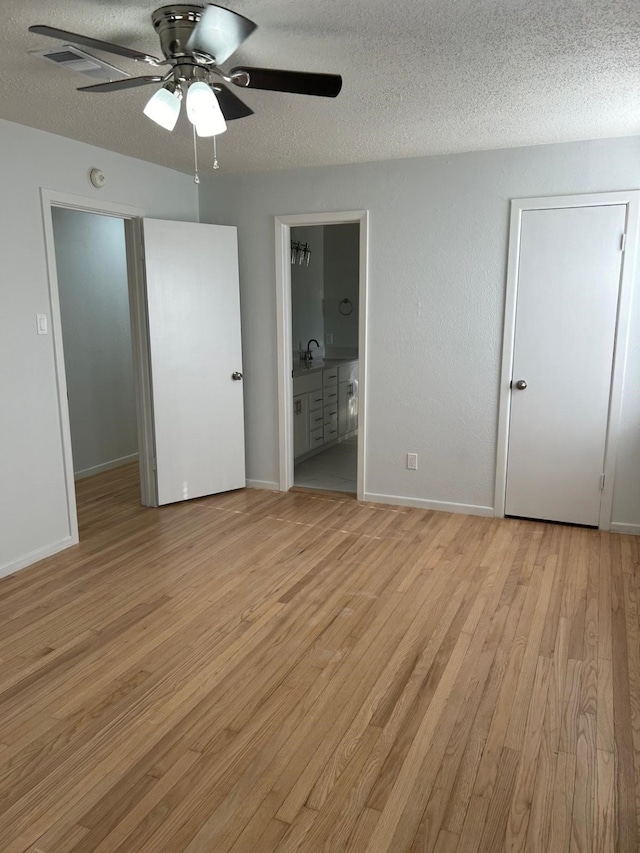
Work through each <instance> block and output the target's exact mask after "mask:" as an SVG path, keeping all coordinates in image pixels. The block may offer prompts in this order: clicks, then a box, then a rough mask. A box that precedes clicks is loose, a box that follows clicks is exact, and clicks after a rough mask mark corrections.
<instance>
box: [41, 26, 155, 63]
mask: <svg viewBox="0 0 640 853" xmlns="http://www.w3.org/2000/svg"><path fill="white" fill-rule="evenodd" d="M29 32H30V33H37V34H38V35H40V36H49V38H52V39H59V40H60V41H70V42H72V43H73V44H82V45H84V46H85V47H92V48H94V49H95V50H104V51H106V52H107V53H114V54H116V56H126V57H127V59H137V60H138V61H139V62H149V63H150V64H151V65H160V64H161V63H162V61H161V60H160V59H158V58H157V57H155V56H150V55H149V54H148V53H140V51H139V50H133V49H132V48H130V47H123V46H122V45H120V44H111V42H109V41H101V40H100V39H94V38H91V37H90V36H83V35H80V34H79V33H70V32H68V31H67V30H59V29H57V28H56V27H48V26H47V25H46V24H36V25H35V26H33V27H29Z"/></svg>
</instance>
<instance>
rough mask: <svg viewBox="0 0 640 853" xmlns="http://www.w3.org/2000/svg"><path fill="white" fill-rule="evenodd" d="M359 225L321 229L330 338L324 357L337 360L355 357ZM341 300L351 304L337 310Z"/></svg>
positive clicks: (325, 318)
mask: <svg viewBox="0 0 640 853" xmlns="http://www.w3.org/2000/svg"><path fill="white" fill-rule="evenodd" d="M359 267H360V225H359V224H358V223H347V224H345V225H325V226H324V329H325V334H327V333H331V334H332V335H333V344H332V345H331V346H330V351H329V352H328V353H327V355H330V356H335V357H336V358H341V357H343V356H344V357H346V358H350V357H351V356H357V355H358V329H359V325H358V324H359V319H358V318H359V311H358V303H359V288H360V278H359V275H360V269H359ZM343 299H349V301H350V302H351V313H350V314H345V313H342V312H343V311H346V310H348V306H344V305H343V306H342V309H341V307H340V303H341V302H342V300H343Z"/></svg>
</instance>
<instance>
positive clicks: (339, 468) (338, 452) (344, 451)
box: [293, 436, 358, 494]
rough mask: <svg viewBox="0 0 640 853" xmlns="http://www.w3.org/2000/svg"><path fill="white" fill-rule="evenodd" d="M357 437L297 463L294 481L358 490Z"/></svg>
mask: <svg viewBox="0 0 640 853" xmlns="http://www.w3.org/2000/svg"><path fill="white" fill-rule="evenodd" d="M357 470H358V438H357V436H353V437H351V438H348V439H346V441H342V442H340V444H334V445H333V447H328V448H327V449H326V450H324V451H323V452H322V453H318V454H317V455H316V456H312V457H311V459H305V461H304V462H301V463H299V464H297V465H296V466H295V470H294V477H293V481H294V484H295V485H296V486H304V487H305V488H307V489H327V490H328V491H335V492H353V493H354V494H355V492H356V491H357V480H358V475H357Z"/></svg>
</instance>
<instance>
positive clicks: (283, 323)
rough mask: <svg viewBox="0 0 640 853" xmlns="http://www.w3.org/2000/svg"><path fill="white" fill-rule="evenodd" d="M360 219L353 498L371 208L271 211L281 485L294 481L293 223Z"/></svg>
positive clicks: (363, 393)
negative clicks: (279, 213)
mask: <svg viewBox="0 0 640 853" xmlns="http://www.w3.org/2000/svg"><path fill="white" fill-rule="evenodd" d="M346 223H354V224H355V223H357V224H359V225H360V258H359V279H360V281H359V288H358V311H359V314H358V372H359V379H358V397H359V399H358V463H357V464H358V481H357V498H358V500H359V501H361V500H364V494H365V483H366V476H365V475H366V471H365V461H366V452H365V449H366V441H367V293H368V288H369V211H368V210H350V211H341V212H334V213H303V214H295V215H290V216H276V217H275V239H276V326H277V329H276V334H277V349H278V448H279V488H280V491H283V492H286V491H288V490H289V489H290V488H291V487H292V486H293V480H294V457H293V411H292V407H291V399H292V397H293V377H292V371H293V344H292V337H291V245H290V244H291V228H297V227H300V226H305V225H344V224H346Z"/></svg>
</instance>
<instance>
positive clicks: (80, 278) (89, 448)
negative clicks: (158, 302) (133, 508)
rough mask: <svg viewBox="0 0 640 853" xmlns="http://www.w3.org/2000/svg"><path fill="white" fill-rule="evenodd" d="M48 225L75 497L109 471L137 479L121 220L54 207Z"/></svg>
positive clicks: (126, 271) (134, 417) (124, 252)
mask: <svg viewBox="0 0 640 853" xmlns="http://www.w3.org/2000/svg"><path fill="white" fill-rule="evenodd" d="M51 219H52V225H53V245H54V251H55V265H56V274H57V286H58V288H57V293H58V300H59V304H60V320H61V328H62V349H63V352H64V373H65V378H66V388H67V403H68V409H69V427H70V434H71V449H72V459H73V477H74V481H75V483H76V491H77V484H78V482H80V481H84V480H86V479H88V478H94V477H96V475H98V474H102V473H103V472H105V471H109V470H111V469H119V470H120V472H121V473H122V476H123V477H124V476H126V478H127V480H130V479H131V477H133V478H134V479H135V480H136V481H137V480H139V471H138V440H139V439H138V425H137V414H136V389H135V378H134V365H133V352H132V334H131V315H130V289H129V271H128V261H127V242H126V233H125V220H124V219H123V218H121V217H118V216H108V215H104V214H100V213H92V212H89V211H86V210H78V209H73V208H69V207H58V206H55V205H52V206H51ZM125 466H126V468H125ZM115 476H118V475H117V474H116V475H115ZM95 482H96V483H97V484H100V483H101V482H102V481H101V480H100V478H98V479H97V480H96V481H95ZM85 491H86V487H85ZM93 492H94V494H93V499H94V501H96V502H98V503H99V494H98V492H96V490H95V489H93ZM138 494H140V488H139V487H138ZM81 533H82V531H81Z"/></svg>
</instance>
